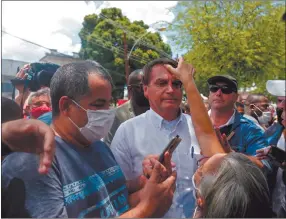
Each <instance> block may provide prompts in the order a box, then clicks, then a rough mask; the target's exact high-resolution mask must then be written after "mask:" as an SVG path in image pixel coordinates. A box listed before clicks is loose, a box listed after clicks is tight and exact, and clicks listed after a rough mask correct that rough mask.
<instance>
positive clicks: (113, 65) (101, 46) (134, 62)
mask: <svg viewBox="0 0 286 219" xmlns="http://www.w3.org/2000/svg"><path fill="white" fill-rule="evenodd" d="M148 28H149V26H148V25H146V24H144V22H143V21H134V22H131V21H130V20H129V19H128V18H127V17H126V16H123V14H122V12H121V10H120V9H118V8H105V9H102V11H101V13H100V14H99V15H96V14H91V15H87V16H85V17H84V21H83V27H82V29H81V31H80V33H79V36H80V39H81V42H82V47H81V50H80V56H81V58H82V59H92V60H95V61H97V62H99V63H100V64H102V65H103V66H104V67H105V68H106V69H108V70H109V72H110V74H111V76H112V78H113V81H114V84H115V86H116V87H117V88H119V91H120V92H119V93H120V95H122V92H123V86H124V84H125V83H126V80H125V69H124V42H123V35H124V32H126V40H127V46H128V53H129V51H130V50H131V48H132V46H133V45H134V43H135V41H136V40H137V39H138V38H139V37H140V36H143V35H144V34H146V33H147V29H148ZM147 44H148V45H147ZM149 45H151V48H150V46H149ZM154 48H155V49H154ZM164 55H165V56H166V55H169V56H171V48H170V46H169V45H167V44H165V43H164V42H163V41H162V38H161V36H160V35H159V33H151V32H150V33H148V34H147V35H145V37H144V38H143V39H142V40H140V42H139V43H138V44H137V46H136V47H135V48H134V50H133V52H132V55H131V56H130V59H129V66H130V71H129V72H132V71H133V70H135V69H139V68H142V67H143V66H144V65H145V64H146V63H147V62H149V61H150V60H152V59H155V58H158V57H162V56H164Z"/></svg>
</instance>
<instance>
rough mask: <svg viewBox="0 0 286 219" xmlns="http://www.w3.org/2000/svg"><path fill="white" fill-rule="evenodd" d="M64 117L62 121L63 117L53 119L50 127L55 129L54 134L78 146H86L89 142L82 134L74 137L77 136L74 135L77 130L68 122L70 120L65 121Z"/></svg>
mask: <svg viewBox="0 0 286 219" xmlns="http://www.w3.org/2000/svg"><path fill="white" fill-rule="evenodd" d="M66 119H67V118H66ZM66 119H65V121H63V120H64V119H60V118H56V119H54V120H53V123H52V125H51V127H52V129H53V130H54V131H55V134H56V135H57V136H59V137H61V138H62V139H63V140H65V141H67V142H69V143H71V144H73V145H76V146H78V147H86V146H88V145H90V142H89V141H87V140H86V139H85V138H84V137H82V136H80V137H76V136H79V135H76V133H77V132H79V130H77V128H76V127H74V125H73V124H70V123H71V122H70V121H67V120H66ZM69 122H70V123H69ZM79 134H80V133H79Z"/></svg>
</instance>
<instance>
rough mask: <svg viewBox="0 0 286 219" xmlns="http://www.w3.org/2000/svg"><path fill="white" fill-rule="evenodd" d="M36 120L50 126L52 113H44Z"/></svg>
mask: <svg viewBox="0 0 286 219" xmlns="http://www.w3.org/2000/svg"><path fill="white" fill-rule="evenodd" d="M38 120H40V121H42V122H44V123H46V124H47V125H51V123H52V121H53V114H52V112H47V113H44V114H43V115H41V116H39V117H38Z"/></svg>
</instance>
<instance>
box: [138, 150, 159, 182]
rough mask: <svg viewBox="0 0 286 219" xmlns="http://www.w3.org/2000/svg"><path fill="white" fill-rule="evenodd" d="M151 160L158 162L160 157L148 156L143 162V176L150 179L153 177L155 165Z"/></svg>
mask: <svg viewBox="0 0 286 219" xmlns="http://www.w3.org/2000/svg"><path fill="white" fill-rule="evenodd" d="M151 159H155V160H158V159H159V156H158V155H148V156H147V157H145V158H144V160H143V162H142V169H143V174H144V175H145V176H146V177H148V178H149V177H150V176H151V174H152V171H153V167H154V163H152V162H151Z"/></svg>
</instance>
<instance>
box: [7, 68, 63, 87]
mask: <svg viewBox="0 0 286 219" xmlns="http://www.w3.org/2000/svg"><path fill="white" fill-rule="evenodd" d="M59 67H60V66H59V65H57V64H53V63H40V62H34V63H31V64H30V69H29V70H28V71H26V74H27V75H28V76H27V78H25V79H22V78H17V77H16V78H14V79H11V83H12V84H13V85H14V86H15V85H19V84H23V85H25V87H28V88H29V89H30V90H31V91H37V90H39V89H40V88H41V87H42V86H45V87H50V82H51V79H52V77H53V75H54V73H55V72H56V71H57V69H58V68H59Z"/></svg>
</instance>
